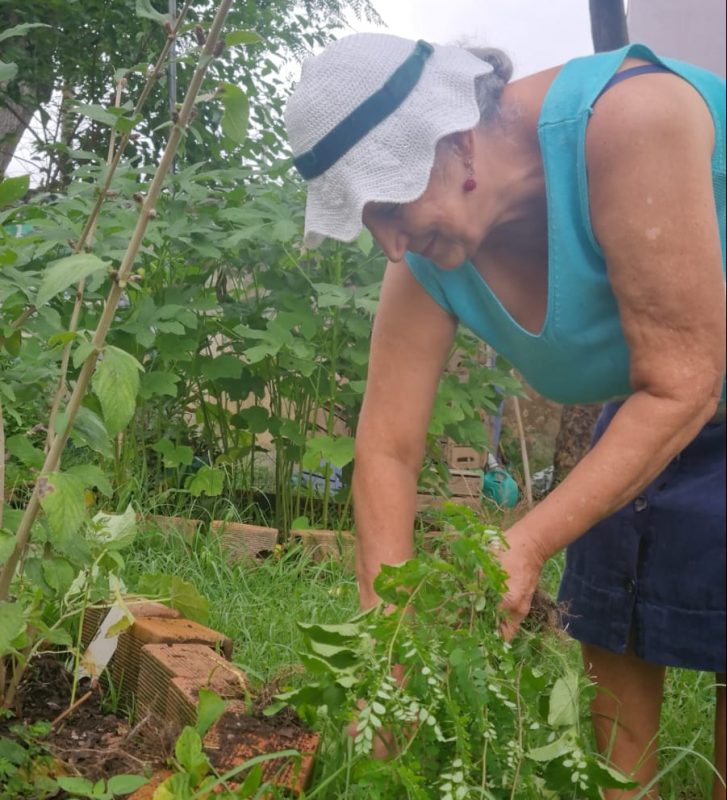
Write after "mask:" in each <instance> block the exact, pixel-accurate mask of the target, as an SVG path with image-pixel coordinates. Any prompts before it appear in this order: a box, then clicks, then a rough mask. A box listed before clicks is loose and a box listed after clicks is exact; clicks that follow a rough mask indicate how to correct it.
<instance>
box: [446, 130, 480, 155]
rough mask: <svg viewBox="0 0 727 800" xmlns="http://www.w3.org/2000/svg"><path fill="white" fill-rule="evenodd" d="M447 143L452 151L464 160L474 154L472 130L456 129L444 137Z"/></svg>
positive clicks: (473, 134) (473, 133)
mask: <svg viewBox="0 0 727 800" xmlns="http://www.w3.org/2000/svg"><path fill="white" fill-rule="evenodd" d="M446 141H447V144H448V145H449V147H450V148H451V149H452V152H453V153H454V154H455V155H456V156H458V157H459V158H462V159H464V160H465V161H466V160H468V159H471V158H472V157H473V156H474V150H475V132H474V130H468V131H457V133H451V134H450V135H449V136H447V137H446Z"/></svg>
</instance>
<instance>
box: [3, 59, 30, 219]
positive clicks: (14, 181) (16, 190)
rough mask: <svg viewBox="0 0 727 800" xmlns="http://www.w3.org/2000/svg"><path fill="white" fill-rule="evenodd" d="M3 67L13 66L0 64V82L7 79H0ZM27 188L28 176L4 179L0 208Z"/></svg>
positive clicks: (19, 195) (18, 198)
mask: <svg viewBox="0 0 727 800" xmlns="http://www.w3.org/2000/svg"><path fill="white" fill-rule="evenodd" d="M3 66H5V67H7V66H15V65H14V64H12V65H9V64H2V62H0V81H2V80H8V78H3V77H1V76H2V67H3ZM29 186H30V175H18V176H17V177H16V178H5V180H3V181H2V183H0V208H3V207H4V206H9V205H10V204H11V203H14V202H15V201H16V200H20V198H21V197H23V196H24V195H25V193H26V192H27V191H28V187H29Z"/></svg>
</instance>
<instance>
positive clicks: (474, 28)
mask: <svg viewBox="0 0 727 800" xmlns="http://www.w3.org/2000/svg"><path fill="white" fill-rule="evenodd" d="M373 5H374V7H375V8H376V9H377V10H378V12H379V14H380V15H381V17H383V19H384V21H385V22H386V25H387V27H386V28H378V29H377V28H376V27H375V26H373V25H370V24H368V23H366V22H359V21H357V20H355V19H352V22H351V25H352V29H353V30H355V31H371V30H383V31H387V32H389V33H394V34H396V35H397V36H404V37H406V38H409V39H426V40H428V41H431V42H435V43H437V44H463V45H472V46H474V45H481V46H482V45H486V46H489V47H499V48H500V49H502V50H504V51H505V52H506V53H507V54H508V55H509V56H510V58H511V59H512V61H513V65H514V67H515V77H516V78H517V77H522V76H524V75H530V74H531V73H533V72H538V71H539V70H542V69H546V68H548V67H552V66H555V65H556V64H562V63H563V62H564V61H567V60H568V59H569V58H575V57H576V56H582V55H587V54H588V53H592V52H593V45H592V43H591V28H590V17H589V13H588V0H373ZM295 71H296V73H297V72H298V69H297V68H296V70H295ZM30 144H31V137H30V135H29V134H26V136H24V137H23V140H22V141H21V144H20V146H19V148H18V151H17V154H18V155H27V154H28V153H29V152H30ZM28 171H29V165H28V164H27V162H20V161H18V160H14V161H13V162H11V164H10V166H9V168H8V170H7V174H8V175H19V174H23V173H25V172H28Z"/></svg>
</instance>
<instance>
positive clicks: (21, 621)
mask: <svg viewBox="0 0 727 800" xmlns="http://www.w3.org/2000/svg"><path fill="white" fill-rule="evenodd" d="M25 628H26V622H25V615H24V614H23V607H22V606H21V605H20V603H8V602H4V601H3V602H0V657H3V656H5V655H7V654H8V653H10V652H12V651H13V650H15V644H14V643H16V642H17V640H18V638H19V637H21V636H22V635H23V633H25Z"/></svg>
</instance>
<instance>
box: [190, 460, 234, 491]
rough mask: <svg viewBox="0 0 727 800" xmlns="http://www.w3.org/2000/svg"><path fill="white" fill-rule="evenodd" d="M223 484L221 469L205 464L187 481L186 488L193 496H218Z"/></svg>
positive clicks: (223, 476)
mask: <svg viewBox="0 0 727 800" xmlns="http://www.w3.org/2000/svg"><path fill="white" fill-rule="evenodd" d="M224 484H225V473H224V472H223V471H222V470H221V469H215V468H214V467H208V466H207V465H206V464H205V465H204V466H203V467H200V469H199V471H198V472H197V473H196V474H195V475H193V476H192V477H191V478H190V480H189V481H188V482H187V488H188V489H189V491H190V493H191V494H192V496H193V497H199V496H200V495H203V494H206V495H208V496H209V497H218V496H219V495H221V494H222V489H223V487H224Z"/></svg>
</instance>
